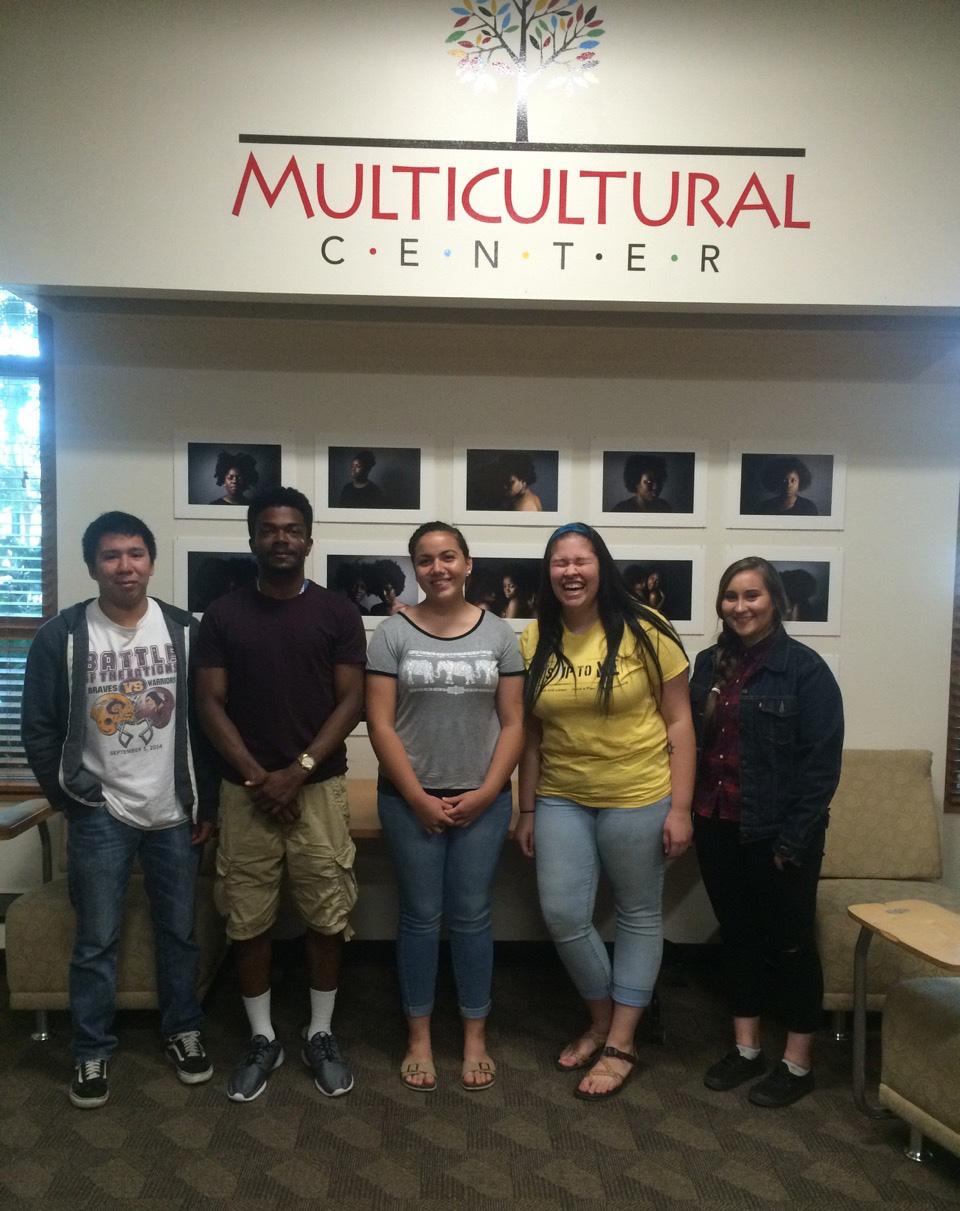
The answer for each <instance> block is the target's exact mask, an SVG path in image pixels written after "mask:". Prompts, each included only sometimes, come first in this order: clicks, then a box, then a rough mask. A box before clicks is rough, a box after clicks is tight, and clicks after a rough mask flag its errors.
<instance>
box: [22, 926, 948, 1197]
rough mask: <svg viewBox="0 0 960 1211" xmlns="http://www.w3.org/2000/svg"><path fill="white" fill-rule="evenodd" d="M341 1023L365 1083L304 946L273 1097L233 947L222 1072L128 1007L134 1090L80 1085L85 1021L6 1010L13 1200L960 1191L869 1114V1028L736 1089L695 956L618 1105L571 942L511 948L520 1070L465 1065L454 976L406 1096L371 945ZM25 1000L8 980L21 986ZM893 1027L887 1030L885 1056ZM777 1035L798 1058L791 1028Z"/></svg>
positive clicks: (508, 1036)
mask: <svg viewBox="0 0 960 1211" xmlns="http://www.w3.org/2000/svg"><path fill="white" fill-rule="evenodd" d="M348 954H349V961H348V964H347V968H346V971H345V974H344V979H343V982H342V991H341V994H340V999H339V1004H338V1013H337V1024H338V1032H339V1036H340V1038H341V1040H342V1042H343V1044H344V1047H345V1050H346V1051H347V1053H348V1054H349V1056H350V1058H351V1059H352V1061H353V1063H354V1066H355V1070H356V1075H357V1084H356V1088H355V1089H354V1091H353V1092H352V1093H351V1094H349V1095H348V1096H346V1097H344V1098H341V1099H337V1100H336V1101H332V1100H328V1099H325V1098H323V1097H321V1096H320V1094H318V1093H317V1092H316V1090H315V1089H314V1088H313V1084H312V1081H311V1080H310V1078H309V1076H308V1073H307V1070H306V1069H305V1068H304V1067H303V1065H302V1064H301V1062H300V1059H299V1048H298V1046H297V1042H296V1040H297V1038H298V1035H299V1029H300V1026H301V1025H302V1023H303V1017H304V1013H305V1007H306V994H305V992H304V973H303V970H302V966H301V964H300V956H299V953H298V951H297V948H296V947H295V946H289V947H288V948H287V950H286V953H285V954H282V955H281V956H280V957H281V959H282V964H281V967H280V970H279V972H278V976H277V985H276V988H275V994H274V995H275V1005H276V1007H277V1008H276V1014H275V1020H276V1024H277V1027H278V1029H279V1030H280V1032H281V1036H282V1038H283V1041H284V1044H285V1046H286V1048H287V1062H286V1064H285V1065H284V1066H283V1067H282V1068H281V1069H279V1071H277V1072H276V1073H275V1074H274V1075H273V1077H272V1078H271V1080H270V1083H269V1086H268V1088H267V1090H266V1092H265V1093H264V1094H263V1096H262V1097H260V1098H259V1099H258V1100H257V1101H255V1102H252V1103H250V1104H249V1105H235V1104H233V1103H231V1102H229V1101H228V1100H227V1099H226V1098H225V1096H224V1082H225V1080H226V1075H227V1073H228V1070H229V1068H230V1067H231V1065H232V1064H233V1063H234V1062H236V1060H237V1059H238V1058H239V1056H240V1054H241V1053H242V1050H243V1048H244V1045H245V1041H246V1037H247V1033H246V1028H245V1021H244V1019H243V1017H242V1013H241V1010H240V1004H239V998H238V996H237V993H236V984H235V978H234V973H233V970H232V968H231V966H230V963H229V961H228V963H227V964H226V965H225V967H224V969H223V971H222V973H221V975H220V978H219V979H218V981H217V983H216V985H215V986H214V989H213V991H212V993H211V996H210V998H209V1000H208V1003H207V1010H208V1015H209V1017H208V1029H207V1036H206V1037H207V1041H208V1046H209V1050H210V1053H211V1056H212V1058H213V1060H214V1063H215V1065H216V1069H217V1070H216V1073H215V1076H214V1079H213V1080H212V1081H211V1082H210V1083H209V1084H207V1085H201V1086H198V1087H195V1088H187V1087H185V1086H183V1085H180V1084H179V1083H178V1082H177V1080H176V1079H175V1078H174V1076H173V1074H172V1072H171V1070H169V1069H168V1068H167V1067H165V1064H164V1060H163V1058H162V1054H161V1051H160V1048H159V1045H158V1039H157V1037H156V1029H157V1019H156V1015H155V1014H150V1013H127V1014H122V1015H120V1021H119V1027H120V1033H121V1046H120V1050H119V1051H118V1053H117V1055H116V1057H115V1060H114V1061H113V1063H112V1064H111V1070H110V1101H109V1102H108V1103H107V1105H106V1106H105V1107H104V1108H103V1109H101V1110H97V1111H86V1112H84V1111H79V1110H75V1109H74V1108H73V1107H72V1106H71V1105H70V1104H69V1103H68V1101H67V1098H66V1088H67V1084H68V1082H69V1077H70V1059H69V1055H68V1052H67V1042H68V1024H67V1020H66V1015H64V1014H53V1015H51V1021H52V1025H53V1031H54V1035H53V1038H52V1040H51V1041H50V1042H49V1043H47V1044H35V1043H32V1042H31V1041H30V1038H29V1032H30V1028H31V1024H32V1018H31V1015H29V1014H23V1013H18V1014H12V1013H10V1012H9V1011H8V1010H6V1009H4V1010H2V1011H0V1207H2V1208H4V1209H6V1208H34V1207H35V1208H42V1209H43V1211H48V1209H49V1211H53V1209H55V1208H70V1209H71V1211H73V1209H79V1208H88V1207H89V1208H98V1209H100V1208H102V1209H104V1211H107V1209H110V1208H155V1209H156V1211H161V1209H164V1211H166V1209H170V1211H172V1209H173V1208H178V1209H179V1208H209V1209H211V1211H213V1209H214V1208H224V1209H229V1211H253V1209H254V1208H257V1209H260V1208H263V1209H264V1211H266V1209H268V1208H269V1209H271V1211H273V1209H280V1211H299V1209H301V1208H317V1207H330V1208H337V1209H338V1211H360V1209H363V1211H413V1209H415V1208H416V1209H417V1211H449V1209H450V1208H464V1209H469V1208H474V1207H476V1208H480V1207H482V1208H491V1209H501V1208H502V1209H503V1211H507V1209H508V1208H509V1209H511V1211H514V1209H515V1211H555V1209H558V1208H560V1209H566V1208H570V1209H573V1208H601V1207H602V1208H603V1209H604V1211H618V1209H621V1208H623V1209H627V1208H630V1209H631V1211H635V1209H641V1208H656V1209H657V1211H661V1209H662V1211H666V1209H668V1208H681V1207H683V1208H691V1207H693V1206H695V1205H696V1204H698V1203H699V1204H702V1205H704V1206H707V1207H710V1208H744V1209H748V1208H757V1209H764V1208H767V1207H768V1206H776V1205H780V1206H790V1207H807V1208H818V1209H820V1208H831V1209H833V1208H836V1209H837V1211H843V1209H847V1208H859V1207H871V1208H882V1209H887V1208H944V1209H946V1208H956V1207H957V1206H960V1161H958V1160H957V1159H956V1158H954V1157H952V1156H950V1155H949V1154H947V1153H945V1152H943V1151H939V1150H936V1151H935V1153H934V1156H933V1159H932V1161H931V1163H930V1164H929V1165H927V1166H918V1165H915V1164H913V1163H912V1162H910V1161H908V1160H907V1159H906V1158H905V1157H904V1156H903V1155H902V1152H901V1147H902V1145H903V1143H904V1142H905V1140H906V1128H905V1127H904V1126H903V1125H902V1124H900V1123H897V1122H896V1121H893V1122H872V1121H869V1120H867V1119H864V1118H862V1117H861V1116H860V1115H859V1114H858V1113H857V1111H856V1110H855V1109H854V1106H853V1103H852V1100H851V1095H850V1081H849V1068H850V1048H849V1044H847V1045H845V1046H843V1045H841V1046H834V1045H833V1044H831V1043H829V1042H828V1041H826V1040H824V1041H823V1043H822V1044H821V1045H820V1047H819V1052H818V1065H817V1079H818V1088H817V1090H816V1092H815V1093H814V1094H813V1095H812V1096H810V1097H808V1098H807V1099H805V1100H804V1101H802V1102H801V1103H799V1104H798V1105H796V1106H793V1107H790V1108H788V1109H786V1110H779V1111H770V1110H761V1109H758V1108H755V1107H753V1106H751V1105H750V1104H749V1103H748V1102H747V1100H746V1089H745V1088H744V1089H741V1090H737V1091H735V1092H733V1093H726V1094H715V1093H711V1092H710V1091H708V1090H707V1089H705V1088H704V1087H703V1085H702V1083H701V1076H702V1072H703V1070H704V1068H705V1067H706V1066H707V1065H708V1064H709V1063H710V1062H711V1061H713V1060H714V1059H716V1058H718V1057H719V1056H720V1055H721V1054H722V1052H723V1051H724V1049H725V1048H726V1045H727V1037H726V1031H725V1022H724V1017H723V1010H722V1006H721V1002H720V999H719V997H718V995H717V992H716V989H715V986H714V972H713V969H712V965H711V963H710V962H709V961H707V960H704V959H703V958H702V956H693V957H689V956H685V957H684V962H683V966H682V967H679V966H671V967H670V968H668V969H667V970H666V971H665V974H664V977H663V978H662V980H661V997H662V1005H663V1024H664V1027H665V1029H666V1042H665V1044H664V1045H662V1046H659V1045H656V1044H655V1043H654V1042H652V1041H650V1040H649V1039H645V1040H643V1041H642V1043H641V1046H640V1055H641V1059H642V1067H641V1070H640V1071H639V1073H638V1075H637V1077H636V1079H635V1080H634V1081H633V1082H632V1083H631V1084H630V1085H629V1086H628V1087H627V1088H626V1089H625V1090H624V1092H623V1094H622V1095H621V1096H620V1097H619V1098H616V1099H614V1100H612V1101H610V1102H608V1103H604V1104H602V1105H587V1104H584V1103H582V1102H578V1101H576V1100H575V1099H574V1098H573V1097H572V1096H571V1090H572V1088H573V1082H574V1078H573V1077H571V1076H567V1075H564V1074H561V1073H558V1072H556V1071H554V1069H553V1063H552V1061H553V1056H554V1053H555V1052H556V1050H557V1049H558V1047H559V1045H560V1044H561V1043H562V1042H564V1041H565V1040H566V1039H567V1038H568V1037H569V1036H570V1035H571V1034H572V1033H573V1032H574V1031H575V1030H576V1029H577V1028H578V1027H579V1025H580V1021H579V1018H578V1016H577V1012H576V1004H575V999H574V995H573V993H572V991H571V989H570V988H569V986H568V984H567V982H566V978H565V976H564V974H563V972H562V971H561V970H560V969H559V967H558V965H557V963H556V960H555V959H554V957H553V955H552V952H551V951H549V950H548V949H547V948H540V947H523V946H505V947H502V948H501V949H500V951H499V952H498V962H497V968H496V986H495V1006H496V1008H495V1016H494V1017H493V1018H492V1019H491V1052H492V1054H493V1055H494V1057H495V1058H496V1060H497V1062H498V1064H499V1076H498V1078H497V1082H496V1085H495V1086H494V1087H493V1088H492V1089H491V1090H489V1092H486V1093H465V1092H463V1091H462V1090H461V1089H460V1088H459V1085H458V1083H457V1079H456V1078H457V1076H458V1073H459V1053H458V1046H457V1044H458V1038H457V1034H458V1032H457V1023H456V1020H455V1018H454V1014H453V1005H454V1003H455V1002H454V1000H453V995H452V989H451V988H450V985H449V979H448V978H447V979H446V980H445V983H444V986H443V989H442V1000H441V1007H440V1009H439V1011H438V1014H437V1029H436V1034H435V1043H436V1053H437V1055H436V1058H437V1061H438V1066H439V1069H440V1073H441V1082H442V1084H441V1088H440V1089H439V1091H438V1092H437V1093H436V1094H432V1095H424V1094H419V1095H418V1094H414V1093H410V1092H408V1091H406V1090H405V1089H404V1088H403V1087H402V1086H401V1084H400V1081H399V1079H398V1077H397V1075H396V1072H397V1068H398V1065H399V1062H400V1059H401V1056H402V1045H403V1026H402V1021H401V1019H400V1016H399V1011H398V1008H397V1000H396V991H395V986H394V975H393V968H392V963H391V959H390V954H389V951H388V949H387V948H386V947H380V946H369V945H368V946H358V945H355V946H354V947H352V948H348ZM0 998H2V1001H3V1003H4V1004H5V1003H6V988H5V986H0ZM876 1045H877V1040H876V1037H875V1036H874V1037H873V1038H872V1039H871V1049H872V1051H874V1052H875V1050H876ZM768 1049H769V1051H770V1052H771V1053H774V1054H775V1053H776V1047H775V1041H773V1040H771V1043H770V1045H769V1048H768Z"/></svg>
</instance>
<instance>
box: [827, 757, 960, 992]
mask: <svg viewBox="0 0 960 1211" xmlns="http://www.w3.org/2000/svg"><path fill="white" fill-rule="evenodd" d="M930 764H931V756H930V753H929V752H926V751H924V750H918V749H904V750H884V749H879V750H872V749H847V750H846V751H845V752H844V754H843V775H842V777H841V779H840V786H839V787H838V789H837V794H836V797H835V798H834V801H833V805H832V807H831V809H830V827H829V828H828V829H827V843H826V854H825V856H824V860H823V869H822V872H821V877H820V886H819V889H818V893H817V941H818V945H819V948H820V956H821V959H822V962H823V977H824V997H823V1005H824V1008H825V1009H829V1010H833V1011H835V1012H836V1011H843V1010H848V1009H852V1007H853V950H854V946H855V945H856V941H857V934H858V932H859V926H858V925H857V924H856V923H855V922H854V921H853V920H852V918H851V917H849V916H848V914H847V905H848V904H864V903H871V902H882V901H885V900H908V899H909V900H929V901H933V902H934V903H936V904H941V905H943V906H944V907H945V908H953V909H957V910H960V896H958V895H957V893H956V891H954V890H952V889H950V888H948V887H947V886H946V885H945V884H944V882H943V865H942V862H941V856H940V827H939V820H938V818H937V809H936V804H935V802H934V796H933V783H932V781H931V777H930ZM932 975H940V976H942V975H943V972H942V971H941V969H939V968H937V967H933V966H932V965H931V964H929V963H925V962H924V961H923V960H922V959H919V958H916V957H915V956H914V955H911V954H908V953H907V952H906V951H904V950H903V949H901V948H900V947H898V946H894V945H892V944H891V943H889V942H886V941H884V939H883V938H881V937H877V938H875V939H874V941H873V943H872V945H871V947H870V950H869V952H868V955H867V1008H868V1009H871V1010H876V1009H881V1008H882V1007H883V1003H884V999H885V997H886V994H887V991H888V990H889V989H890V988H891V987H892V986H893V985H894V984H896V983H897V982H898V981H900V980H904V979H907V978H908V977H911V976H932Z"/></svg>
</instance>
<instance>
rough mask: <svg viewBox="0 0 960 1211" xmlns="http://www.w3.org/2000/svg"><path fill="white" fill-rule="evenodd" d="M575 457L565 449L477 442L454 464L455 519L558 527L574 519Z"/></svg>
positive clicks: (456, 456) (461, 451)
mask: <svg viewBox="0 0 960 1211" xmlns="http://www.w3.org/2000/svg"><path fill="white" fill-rule="evenodd" d="M569 501H570V455H569V453H568V452H567V451H565V450H560V449H557V448H554V449H546V450H544V449H539V448H534V447H518V446H509V447H508V446H495V447H494V446H490V445H484V444H480V443H477V444H476V445H473V444H470V445H467V446H466V447H463V448H461V449H459V450H457V451H456V452H455V454H454V460H453V508H454V516H455V520H457V521H459V522H466V523H471V524H474V523H476V524H491V525H510V526H556V525H558V524H559V523H560V522H561V521H565V520H569V518H568V517H567V516H566V514H567V512H568V511H569V508H570V505H569Z"/></svg>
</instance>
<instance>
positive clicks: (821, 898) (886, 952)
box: [817, 879, 960, 1009]
mask: <svg viewBox="0 0 960 1211" xmlns="http://www.w3.org/2000/svg"><path fill="white" fill-rule="evenodd" d="M886 900H926V901H929V902H930V903H933V904H940V905H942V906H943V907H944V908H952V909H954V910H955V911H960V896H958V895H957V894H956V893H955V892H952V891H950V890H948V889H947V888H946V887H944V885H943V884H942V883H909V882H903V881H902V880H899V879H821V880H820V885H819V887H818V888H817V945H818V947H819V949H820V961H821V963H822V964H823V1007H824V1009H851V1008H852V1007H853V950H854V947H855V946H856V944H857V937H858V935H859V933H860V926H859V925H858V924H857V922H856V921H854V919H853V918H852V917H851V916H850V914H849V913H848V912H847V905H848V904H873V903H876V904H880V903H883V902H884V901H886ZM943 974H944V972H943V970H942V968H939V967H936V966H934V964H932V963H926V962H924V960H923V959H920V958H917V957H916V956H915V955H912V954H910V953H909V952H908V951H906V950H903V949H902V948H901V947H899V946H897V945H895V944H894V943H893V942H888V941H887V940H886V939H885V938H882V937H880V935H879V934H875V935H874V938H873V941H872V942H871V943H870V949H869V950H868V951H867V1008H868V1009H881V1008H882V1007H883V1002H884V998H885V996H886V993H887V991H888V990H889V989H890V988H891V987H892V986H893V985H894V984H896V983H897V982H898V981H899V980H904V979H907V978H908V977H910V976H931V975H940V976H942V975H943Z"/></svg>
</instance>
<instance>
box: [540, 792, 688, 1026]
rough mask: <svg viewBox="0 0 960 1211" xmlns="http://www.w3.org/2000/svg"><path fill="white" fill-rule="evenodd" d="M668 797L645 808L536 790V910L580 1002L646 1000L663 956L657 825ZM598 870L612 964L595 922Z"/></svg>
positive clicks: (635, 1003)
mask: <svg viewBox="0 0 960 1211" xmlns="http://www.w3.org/2000/svg"><path fill="white" fill-rule="evenodd" d="M669 810H670V796H669V795H667V797H666V798H665V799H660V800H659V801H658V802H657V803H652V804H651V805H650V806H649V807H630V808H625V807H604V808H595V807H584V806H582V805H581V804H579V803H574V802H573V800H572V799H562V798H560V797H559V796H539V797H538V798H537V814H536V818H535V824H534V838H535V848H534V853H535V855H536V861H537V889H538V891H539V893H540V909H541V911H542V913H543V919H544V921H545V922H546V925H547V929H548V930H549V931H550V936H551V937H552V938H553V941H554V944H555V945H556V948H557V953H558V954H559V955H560V959H561V960H562V962H563V965H564V967H566V969H567V972H568V974H569V976H570V978H571V980H573V982H574V984H575V985H576V989H577V992H579V993H580V995H581V997H583V999H584V1000H585V1001H594V1000H599V999H600V998H602V997H612V998H613V999H614V1001H617V1002H618V1003H619V1004H621V1005H632V1006H635V1007H639V1008H643V1007H645V1006H647V1005H649V1004H650V1000H651V998H652V996H653V986H654V983H655V982H656V979H657V972H658V971H659V970H660V959H661V957H662V954H663V916H662V910H661V898H662V892H663V870H664V864H665V861H666V859H665V858H664V853H663V825H664V821H665V820H666V818H667V812H668V811H669ZM601 870H602V871H603V873H604V874H605V875H606V876H607V878H608V879H609V880H610V884H611V886H612V888H613V899H614V906H615V908H616V933H615V935H614V944H613V965H612V967H611V964H610V956H609V955H608V953H607V948H606V946H605V945H604V942H603V939H602V938H601V937H600V934H599V933H598V932H597V930H596V928H595V927H594V924H593V912H594V908H595V906H596V900H597V884H598V882H599V879H600V872H601Z"/></svg>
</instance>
